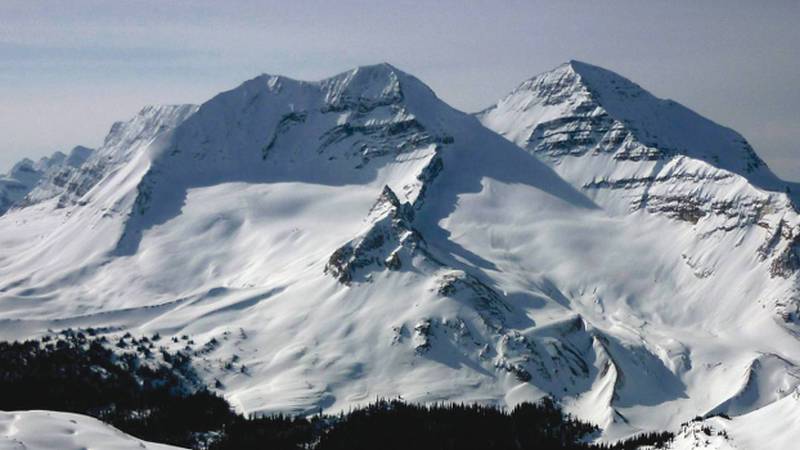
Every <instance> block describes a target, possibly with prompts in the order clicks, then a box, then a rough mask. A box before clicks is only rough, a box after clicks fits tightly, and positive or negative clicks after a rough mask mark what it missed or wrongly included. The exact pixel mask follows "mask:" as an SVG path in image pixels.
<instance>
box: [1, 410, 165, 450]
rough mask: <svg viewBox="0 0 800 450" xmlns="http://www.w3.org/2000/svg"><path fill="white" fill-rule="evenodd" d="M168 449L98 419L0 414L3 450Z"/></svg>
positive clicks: (33, 413) (34, 413)
mask: <svg viewBox="0 0 800 450" xmlns="http://www.w3.org/2000/svg"><path fill="white" fill-rule="evenodd" d="M94 448H97V449H103V450H134V449H135V450H141V449H147V450H169V449H176V450H177V449H178V447H172V446H169V445H163V444H153V443H150V442H144V441H141V440H139V439H136V438H133V437H131V436H128V435H126V434H125V433H123V432H121V431H119V430H117V429H115V428H113V427H111V426H109V425H106V424H104V423H102V422H100V421H99V420H96V419H93V418H91V417H87V416H82V415H80V414H70V413H61V412H53V411H17V412H2V411H0V449H2V450H23V449H24V450H53V449H59V450H84V449H94Z"/></svg>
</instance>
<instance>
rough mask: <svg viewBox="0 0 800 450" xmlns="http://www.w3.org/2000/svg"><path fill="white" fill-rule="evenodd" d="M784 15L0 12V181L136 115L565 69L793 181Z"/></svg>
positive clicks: (381, 4)
mask: <svg viewBox="0 0 800 450" xmlns="http://www.w3.org/2000/svg"><path fill="white" fill-rule="evenodd" d="M799 24H800V0H786V1H748V2H737V1H731V0H727V1H708V0H707V1H688V0H687V1H680V2H679V1H655V0H654V1H643V0H639V1H592V2H590V1H567V0H553V1H549V2H538V1H519V2H517V1H503V0H493V1H455V0H438V1H428V2H424V1H415V2H411V1H397V0H395V1H381V0H372V1H352V0H335V1H333V0H329V1H300V0H285V1H280V2H277V1H245V0H241V1H234V0H225V1H222V0H215V1H211V0H209V1H205V0H192V1H189V0H186V1H181V0H172V1H167V0H126V1H108V0H103V1H101V0H69V1H66V0H64V1H56V0H53V1H31V0H19V1H17V0H0V172H4V171H6V170H7V169H8V168H9V167H10V166H11V164H12V163H13V162H14V161H16V160H18V159H20V158H21V157H23V156H31V157H38V156H41V155H44V154H49V153H52V152H53V151H54V150H58V149H61V150H67V149H69V148H71V147H72V146H74V145H76V144H84V145H88V146H97V145H99V144H100V143H101V142H102V139H103V136H104V135H105V133H106V132H107V130H108V128H109V127H110V125H111V123H112V122H114V121H116V120H122V119H126V118H128V117H130V116H132V115H133V114H135V113H136V111H138V110H139V109H140V108H141V107H142V106H144V105H146V104H153V103H186V102H190V103H198V102H202V101H205V100H207V99H208V98H210V97H211V96H212V95H214V94H215V93H217V92H219V91H222V90H225V89H229V88H232V87H234V86H235V85H237V84H239V83H240V82H242V81H244V80H245V79H248V78H252V77H253V76H256V75H257V74H259V73H263V72H266V73H274V74H284V75H288V76H292V77H295V78H301V79H319V78H323V77H325V76H329V75H333V74H335V73H338V72H341V71H344V70H347V69H349V68H351V67H354V66H357V65H362V64H371V63H376V62H381V61H388V62H390V63H392V64H394V65H396V66H398V67H399V68H401V69H403V70H405V71H408V72H410V73H412V74H414V75H416V76H417V77H419V78H420V79H422V80H423V81H424V82H426V83H427V84H428V85H430V86H431V87H432V88H433V89H434V90H435V91H436V92H437V93H438V95H439V96H440V97H442V98H443V99H445V100H446V101H448V102H449V103H451V104H452V105H453V106H455V107H457V108H461V109H463V110H466V111H476V110H479V109H481V108H483V107H485V106H488V105H490V104H491V103H493V102H494V101H495V100H497V99H498V98H499V97H501V96H503V95H504V94H505V93H506V92H508V91H510V90H511V89H512V88H514V87H515V86H516V85H517V84H519V83H520V82H521V81H523V80H524V79H527V78H530V77H531V76H533V75H535V74H537V73H539V72H542V71H545V70H549V69H551V68H553V67H555V66H556V65H558V64H560V63H562V62H564V61H567V60H569V59H579V60H582V61H586V62H590V63H593V64H597V65H600V66H603V67H606V68H608V69H611V70H614V71H617V72H619V73H620V74H622V75H624V76H626V77H628V78H630V79H632V80H633V81H636V82H637V83H639V84H641V85H642V86H643V87H645V88H646V89H648V90H650V91H651V92H653V93H654V94H655V95H657V96H660V97H668V98H672V99H674V100H676V101H678V102H680V103H683V104H684V105H686V106H688V107H690V108H692V109H694V110H696V111H698V112H699V113H701V114H703V115H706V116H708V117H709V118H711V119H713V120H715V121H717V122H719V123H722V124H724V125H727V126H730V127H732V128H734V129H736V130H737V131H739V132H741V133H742V134H744V136H745V137H746V138H747V139H748V140H750V141H751V143H752V144H753V145H754V146H755V148H756V150H757V151H758V152H759V153H760V154H761V155H762V157H764V159H766V160H767V162H768V163H769V164H770V165H771V166H772V167H773V169H774V170H775V171H776V172H777V173H778V174H779V175H781V176H783V177H784V178H787V179H791V180H794V181H800V145H798V143H797V142H798V138H800V25H799Z"/></svg>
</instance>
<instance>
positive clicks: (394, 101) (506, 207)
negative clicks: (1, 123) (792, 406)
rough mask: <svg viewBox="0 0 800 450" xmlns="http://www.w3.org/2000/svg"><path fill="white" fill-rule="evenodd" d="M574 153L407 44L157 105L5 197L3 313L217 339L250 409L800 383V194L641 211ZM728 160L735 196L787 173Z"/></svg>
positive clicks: (701, 400) (38, 327)
mask: <svg viewBox="0 0 800 450" xmlns="http://www.w3.org/2000/svg"><path fill="white" fill-rule="evenodd" d="M576 89H577V88H576ZM554 98H560V97H559V96H555V97H554ZM554 101H555V100H554ZM554 108H555V109H553V110H552V111H551V110H547V111H549V112H547V111H545V112H547V114H551V113H552V114H553V115H555V114H556V113H557V111H566V110H567V109H568V108H569V106H568V105H567V106H564V105H561V106H554ZM559 108H560V109H559ZM543 114H544V113H543ZM631 139H633V138H631ZM676 142H677V141H676ZM565 145H567V144H565ZM571 145H573V144H572V143H570V144H569V146H571ZM676 145H677V144H676ZM528 150H530V149H528ZM534 153H536V152H534ZM537 154H538V153H537ZM587 155H593V153H586V154H585V155H583V156H587ZM583 156H575V157H574V158H573V159H574V160H575V161H577V160H581V159H580V158H582V157H583ZM591 157H592V158H594V157H595V156H591ZM679 157H683V158H686V159H687V161H688V160H689V159H690V158H688V156H685V155H681V156H679ZM563 161H564V162H562V163H560V164H553V165H552V167H553V168H555V170H553V168H551V167H549V166H548V165H547V164H544V163H542V162H541V161H540V160H539V159H538V158H536V157H534V156H532V155H531V154H530V152H529V151H525V150H523V149H521V148H519V146H517V145H515V144H513V143H511V142H509V141H508V140H506V139H503V137H501V136H499V135H498V134H496V133H494V132H492V131H490V130H489V129H487V128H485V127H483V126H482V125H481V124H480V122H479V121H478V120H477V119H476V118H475V117H473V116H470V115H467V114H464V113H461V112H458V111H456V110H454V109H452V108H450V107H449V106H448V105H446V104H445V103H443V102H442V101H441V100H439V99H438V98H437V97H436V96H435V94H434V93H433V92H432V91H431V90H430V89H429V88H428V87H427V86H425V85H424V84H423V83H422V82H420V81H419V80H417V79H416V78H414V77H413V76H411V75H408V74H405V73H403V72H402V71H400V70H398V69H396V68H394V67H392V66H390V65H387V64H381V65H376V66H367V67H361V68H357V69H354V70H351V71H348V72H345V73H342V74H339V75H336V76H334V77H331V78H328V79H325V80H322V81H316V82H304V81H297V80H292V79H289V78H285V77H280V76H271V75H262V76H259V77H257V78H254V79H252V80H250V81H247V82H245V83H243V84H242V85H240V86H238V87H236V88H235V89H232V90H230V91H227V92H224V93H221V94H219V95H218V96H216V97H214V98H212V99H211V100H209V101H208V102H206V103H204V104H203V105H201V106H199V107H194V106H182V107H161V108H149V109H146V110H144V111H142V113H141V114H140V115H139V116H137V117H136V118H134V119H133V120H132V121H130V122H128V123H127V124H125V125H115V126H114V127H113V128H112V131H111V133H110V134H109V137H108V138H107V140H106V143H105V144H104V146H103V147H102V148H100V149H99V150H98V151H97V153H96V154H95V155H93V156H92V157H90V158H89V159H88V160H87V161H86V162H85V163H84V164H83V165H82V166H81V168H80V170H79V171H78V172H76V173H75V175H74V177H70V180H71V182H69V183H67V184H66V185H65V186H66V187H65V189H63V190H57V192H58V194H57V195H55V196H52V195H50V194H48V195H42V197H36V198H44V199H45V200H42V201H39V202H36V203H31V205H30V206H26V207H20V208H16V209H14V210H12V211H11V212H9V213H8V214H7V215H5V216H3V217H2V218H0V337H2V338H20V337H27V336H32V335H36V334H38V333H42V332H44V330H46V329H48V328H54V329H58V328H65V327H86V326H93V327H98V326H102V327H108V329H110V330H131V331H132V332H142V333H152V332H160V333H161V334H162V335H170V334H188V335H192V337H193V339H194V340H195V342H197V343H198V344H199V345H203V344H204V343H207V342H212V339H215V341H213V342H216V343H217V344H216V345H214V346H212V347H211V348H210V350H207V351H202V352H200V351H198V353H197V355H196V356H197V359H198V363H199V364H200V365H201V366H202V367H201V372H202V374H203V376H204V377H206V378H207V381H209V383H210V384H211V385H216V386H221V387H220V388H219V389H220V390H221V391H222V392H223V393H224V394H225V395H226V396H227V398H228V399H229V400H230V401H231V402H232V403H233V404H234V405H236V407H237V408H238V409H239V410H241V411H242V412H275V411H284V412H299V413H313V412H316V411H318V410H319V409H320V408H322V409H325V410H328V411H330V412H335V411H337V410H342V409H346V408H348V407H349V406H352V405H354V404H359V403H365V402H369V401H370V400H372V399H374V398H375V397H376V396H382V397H396V396H402V397H403V398H404V399H406V400H409V401H420V402H432V401H441V400H453V401H479V402H491V403H497V404H502V405H514V404H516V403H518V402H520V401H524V400H536V399H538V398H540V397H541V396H543V395H551V396H553V397H555V398H557V399H558V400H559V401H560V402H561V403H562V404H564V405H565V406H566V407H567V409H568V410H569V411H571V412H573V413H575V414H577V415H579V416H580V417H582V418H585V419H589V420H592V421H594V422H595V423H598V424H600V425H601V426H603V427H604V428H605V429H606V437H609V438H613V437H617V436H623V435H627V434H630V433H633V432H636V431H638V430H653V429H664V428H669V427H678V426H679V424H680V423H682V422H684V421H686V420H688V419H689V418H691V417H694V416H696V415H699V414H704V413H707V412H709V411H712V410H715V408H717V409H718V408H724V409H725V410H727V411H732V412H733V411H736V412H737V413H741V414H744V413H746V412H748V411H750V410H752V409H754V408H761V407H764V405H768V404H771V403H770V402H774V401H775V400H776V399H780V398H783V397H784V396H785V395H787V392H788V391H787V389H790V388H792V387H793V383H792V381H791V380H792V378H793V376H794V374H795V373H796V371H795V364H796V361H798V360H800V350H797V345H796V338H795V337H794V336H793V335H792V334H790V333H788V332H787V328H785V327H783V326H779V325H778V324H776V322H775V316H774V313H773V311H772V310H771V309H770V308H765V307H766V306H767V305H773V304H774V302H776V301H781V302H783V303H784V304H785V305H787V306H786V308H787V309H786V311H787V314H788V315H787V317H788V318H789V319H792V318H793V317H794V316H792V315H791V313H790V310H789V309H788V308H790V307H791V304H792V303H791V301H790V298H789V297H787V296H786V295H785V294H786V293H787V292H790V290H791V289H792V285H793V283H794V280H793V278H792V276H793V275H792V274H791V272H787V273H788V274H789V275H787V278H784V277H783V276H779V275H775V276H774V277H771V276H770V273H771V270H772V264H773V263H772V261H774V260H775V259H776V258H778V256H776V255H782V254H784V253H785V249H786V248H787V247H786V240H787V239H789V240H791V239H792V236H794V235H793V234H792V233H794V232H793V231H792V230H793V228H792V226H793V225H792V223H793V222H792V220H793V219H792V218H791V217H790V216H789V215H788V213H787V214H786V217H785V218H784V222H783V225H781V226H780V227H781V228H780V230H782V231H780V232H779V233H775V229H770V232H769V233H767V234H765V231H764V230H763V228H761V227H757V226H756V227H753V226H750V225H743V226H741V227H739V226H737V227H734V228H733V229H732V231H724V230H722V229H720V230H719V231H716V232H712V233H707V235H706V234H703V233H699V232H698V228H697V227H699V226H700V225H701V224H703V223H705V222H703V221H705V220H708V217H711V215H710V213H709V214H707V215H706V216H703V217H702V218H701V219H700V220H698V222H697V223H692V222H691V221H685V220H683V221H682V220H676V219H675V218H674V217H673V216H672V215H670V214H669V213H668V211H666V210H665V211H662V212H656V213H654V214H644V213H641V212H639V213H636V214H628V208H627V207H624V208H623V207H620V206H621V205H623V204H626V202H629V201H630V200H629V199H626V197H624V196H623V197H622V198H621V199H618V198H616V197H614V196H613V195H618V194H613V195H612V194H609V195H606V196H601V195H598V194H597V192H598V191H599V190H597V189H595V190H589V189H584V188H583V184H581V183H575V181H574V179H573V178H570V176H571V175H570V174H571V173H572V172H564V173H566V175H565V177H566V178H567V180H568V181H569V182H567V181H565V180H564V179H563V178H561V177H559V176H558V174H557V172H561V171H562V170H563V169H564V168H565V167H567V166H568V164H567V161H572V160H567V159H563ZM615 161H616V160H614V159H613V157H612V158H610V159H607V160H606V162H607V163H608V164H607V165H602V166H600V167H599V169H603V170H606V169H608V170H612V169H613V166H612V164H616V162H615ZM693 161H698V162H699V163H702V164H705V165H706V166H708V169H707V170H708V172H709V173H711V172H713V171H715V170H716V171H723V169H718V168H715V167H712V166H710V165H708V164H707V163H706V162H704V161H702V160H700V159H697V160H693ZM548 162H552V161H548ZM662 162H663V161H662ZM627 163H630V164H631V165H630V166H627V165H626V166H625V167H628V168H629V169H630V170H631V171H632V173H634V174H638V173H639V172H638V170H646V169H636V166H634V164H651V163H652V164H655V163H657V161H650V160H640V161H634V160H629V161H627V162H626V164H627ZM699 163H698V164H699ZM586 167H590V166H586ZM599 169H598V170H599ZM587 170H588V169H587ZM625 170H628V169H625ZM704 170H705V169H704ZM754 170H760V169H754ZM574 173H575V174H579V171H577V169H576V170H575V172H574ZM609 173H612V174H614V173H613V171H612V172H609ZM698 173H705V172H702V171H700V172H698ZM720 173H721V172H720ZM725 173H728V174H731V177H734V176H736V177H738V178H735V179H734V178H731V180H734V181H735V183H733V184H732V185H731V186H734V187H735V188H736V189H740V192H739V191H736V190H735V189H734V190H733V191H730V190H729V188H726V189H728V190H725V192H726V193H727V194H726V195H730V196H732V197H731V198H737V199H738V198H739V197H742V199H745V200H746V198H745V197H747V196H749V195H753V196H757V195H765V196H767V197H769V196H771V195H773V194H774V193H765V192H766V191H762V190H760V189H757V188H754V187H752V186H751V185H750V183H749V181H748V179H747V178H745V177H744V176H740V175H736V174H734V173H733V172H725ZM754 173H755V172H754ZM567 175H570V176H567ZM575 176H577V175H575ZM687 178H688V177H687ZM700 178H702V177H700ZM570 183H573V184H570ZM698 183H700V185H701V186H706V185H707V183H706V184H703V183H702V182H700V181H698ZM673 184H674V185H675V186H683V185H682V184H680V183H677V182H674V183H673ZM708 186H711V185H710V184H708ZM725 186H728V185H725ZM681 189H683V188H681ZM688 189H689V190H690V191H692V192H695V191H698V192H700V193H701V194H702V193H703V192H705V191H702V189H700V188H697V189H695V188H691V187H690V188H688ZM704 189H705V188H704ZM709 189H710V188H709ZM37 191H38V192H45V189H39V190H37ZM609 191H611V190H609ZM650 191H653V189H650ZM603 192H605V190H604V191H603ZM613 192H617V193H619V192H622V191H621V190H616V191H613ZM630 192H631V193H632V195H633V194H635V192H634V191H630ZM637 192H638V191H637ZM34 193H36V192H34ZM745 194H746V195H745ZM703 195H705V194H703ZM775 195H777V194H775ZM30 197H31V198H33V197H34V196H33V195H31V196H30ZM747 198H749V197H747ZM758 198H761V197H758ZM769 198H772V197H769ZM745 200H742V202H741V203H736V204H735V205H734V206H732V208H733V211H735V212H736V214H733V215H732V216H731V217H728V216H726V215H725V213H724V212H722V213H719V216H720V218H717V219H714V222H713V224H712V225H719V224H720V223H722V224H725V223H727V222H726V221H727V220H730V221H732V223H736V222H737V221H739V220H741V221H743V223H745V222H746V220H745V218H742V217H749V216H746V215H744V216H739V215H737V214H738V212H739V211H740V210H746V208H748V206H746V205H747V204H748V203H747V201H745ZM737 202H738V200H737ZM615 205H616V206H615ZM704 207H707V208H710V207H708V206H704ZM615 208H616V209H615ZM767 210H769V211H771V212H770V213H769V214H780V213H779V212H778V211H779V210H778V209H777V208H772V209H770V208H766V207H765V209H764V211H767ZM765 214H766V213H765ZM725 217H728V218H725ZM773 219H774V217H773V216H771V215H764V217H762V218H761V219H760V221H765V220H766V221H769V220H773ZM747 220H749V219H747ZM719 221H722V222H719ZM759 223H760V222H759ZM709 226H711V225H709ZM770 236H774V237H770ZM759 248H763V252H762V253H763V255H766V256H764V257H763V261H761V260H760V259H759V258H761V256H760V255H761V254H762V253H759V252H758V251H757V250H758V249H759ZM786 254H787V255H788V256H787V257H786V261H787V263H786V264H784V265H782V266H781V267H791V264H792V258H793V257H792V256H791V255H793V253H792V252H791V251H790V252H789V253H786ZM789 322H791V320H789ZM789 326H790V324H787V325H786V327H789ZM181 345H182V346H183V344H181ZM766 355H773V356H766ZM216 381H219V383H216ZM777 384H780V387H778V386H777ZM753 398H755V400H753Z"/></svg>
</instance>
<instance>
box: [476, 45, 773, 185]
mask: <svg viewBox="0 0 800 450" xmlns="http://www.w3.org/2000/svg"><path fill="white" fill-rule="evenodd" d="M479 116H480V117H481V120H482V121H484V124H486V125H487V126H489V127H490V128H492V129H494V130H495V131H498V132H500V133H501V134H503V135H504V136H506V137H507V138H508V139H510V140H512V141H514V142H517V143H519V144H522V145H523V146H524V145H525V143H526V142H530V141H531V140H532V139H534V138H535V136H534V135H535V134H536V133H537V130H538V132H539V133H541V132H543V130H544V129H545V128H547V127H548V126H549V125H548V124H554V123H557V122H558V121H563V120H568V119H569V118H574V117H583V118H584V119H585V120H592V121H595V122H597V121H601V120H607V121H608V124H607V125H609V126H612V125H613V126H614V127H615V128H619V129H620V130H622V129H624V130H625V131H626V132H628V133H630V134H631V135H632V136H633V137H634V138H635V140H636V141H637V142H638V143H640V144H641V145H643V146H644V147H646V148H649V149H651V150H652V151H651V152H650V153H652V156H651V157H648V158H649V159H652V158H655V157H656V156H657V155H660V156H658V157H659V158H662V159H663V158H671V157H674V156H678V155H685V156H688V157H691V158H693V159H698V160H702V161H705V162H707V163H709V164H711V165H713V166H715V167H718V168H720V169H724V170H727V171H730V172H733V173H737V174H740V175H743V176H745V177H746V178H747V179H748V180H749V181H750V182H751V183H753V184H755V185H757V186H759V187H762V188H766V189H770V190H783V187H784V186H785V183H782V182H781V181H780V180H779V179H778V178H777V177H776V176H775V175H774V174H773V173H772V172H771V171H770V170H769V168H767V166H766V164H765V163H764V162H763V161H762V160H761V159H760V158H759V157H758V155H756V153H755V152H754V151H753V149H752V147H751V146H750V144H748V143H747V141H746V140H745V139H744V138H743V137H742V136H741V135H740V134H738V133H736V132H735V131H733V130H731V129H730V128H727V127H724V126H722V125H719V124H717V123H715V122H713V121H711V120H709V119H707V118H705V117H703V116H701V115H699V114H697V113H696V112H694V111H692V110H691V109H689V108H686V107H685V106H682V105H680V104H678V103H676V102H674V101H672V100H666V99H661V98H658V97H656V96H654V95H652V94H651V93H650V92H648V91H647V90H645V89H644V88H642V87H641V86H639V85H638V84H636V83H634V82H633V81H630V80H629V79H627V78H625V77H623V76H622V75H619V74H617V73H615V72H612V71H610V70H607V69H604V68H602V67H598V66H595V65H592V64H588V63H585V62H581V61H575V60H571V61H568V62H567V63H564V64H562V65H560V66H558V67H556V68H555V69H553V70H550V71H548V72H544V73H542V74H539V75H537V76H535V77H533V78H530V79H528V80H526V81H525V82H523V83H522V84H521V85H519V86H518V87H517V88H516V89H515V90H513V91H512V92H511V93H510V94H509V95H508V96H506V97H505V98H503V99H502V100H500V101H499V102H498V103H497V104H496V105H494V106H493V107H491V108H489V109H487V110H485V111H483V112H481V113H479Z"/></svg>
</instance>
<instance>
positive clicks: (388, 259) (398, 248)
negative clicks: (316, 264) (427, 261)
mask: <svg viewBox="0 0 800 450" xmlns="http://www.w3.org/2000/svg"><path fill="white" fill-rule="evenodd" d="M413 221H414V210H413V208H412V206H411V205H410V204H409V203H400V200H398V199H397V195H396V194H395V193H394V191H392V189H391V188H389V186H385V187H384V188H383V192H382V193H381V196H380V197H379V198H378V201H377V202H375V205H374V206H373V207H372V210H371V211H370V213H369V216H368V217H367V223H368V224H369V226H368V228H367V230H366V231H365V232H364V233H363V234H362V235H361V236H359V237H357V238H355V239H353V240H351V241H350V242H348V243H346V244H345V245H343V246H341V247H339V249H337V250H336V251H335V252H334V253H333V254H332V255H331V257H330V259H329V260H328V263H327V264H326V265H325V272H326V273H329V274H330V275H332V276H333V277H335V278H336V279H337V280H339V282H341V283H343V284H350V283H351V282H353V281H357V280H363V279H364V278H363V277H364V273H363V272H366V273H369V272H370V271H372V270H384V269H386V270H400V269H401V268H402V267H403V265H404V264H409V263H410V259H411V258H413V257H414V256H415V254H416V253H417V252H418V251H424V249H425V240H424V239H423V238H422V236H421V235H420V234H419V232H417V231H416V230H415V229H414V228H413V227H412V225H411V224H412V222H413ZM404 260H405V263H404Z"/></svg>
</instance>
